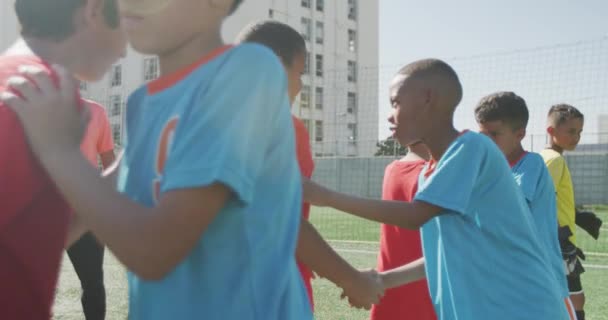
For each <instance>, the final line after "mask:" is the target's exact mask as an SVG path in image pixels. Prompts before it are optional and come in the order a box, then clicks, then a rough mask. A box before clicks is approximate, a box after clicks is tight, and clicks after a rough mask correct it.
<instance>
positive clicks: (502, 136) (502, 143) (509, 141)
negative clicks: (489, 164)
mask: <svg viewBox="0 0 608 320" xmlns="http://www.w3.org/2000/svg"><path fill="white" fill-rule="evenodd" d="M478 124H479V132H480V133H482V134H485V135H486V136H488V137H490V138H491V139H492V140H493V141H494V143H496V145H497V146H498V148H499V149H500V151H502V153H503V154H504V155H505V156H508V155H510V154H512V153H513V151H515V150H517V148H519V147H520V146H521V140H522V139H523V138H524V137H525V135H526V130H525V129H524V128H520V129H513V127H511V126H510V125H508V124H507V123H505V122H504V121H501V120H497V121H486V122H484V123H478Z"/></svg>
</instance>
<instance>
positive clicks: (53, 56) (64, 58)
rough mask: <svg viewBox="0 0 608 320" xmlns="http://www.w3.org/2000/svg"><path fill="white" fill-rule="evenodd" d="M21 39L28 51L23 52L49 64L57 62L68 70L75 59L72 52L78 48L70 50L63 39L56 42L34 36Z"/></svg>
mask: <svg viewBox="0 0 608 320" xmlns="http://www.w3.org/2000/svg"><path fill="white" fill-rule="evenodd" d="M23 41H24V42H25V47H26V48H27V50H26V51H29V52H25V53H32V54H34V55H36V56H37V57H40V58H41V59H42V60H44V61H47V62H49V63H51V64H58V65H60V66H62V67H65V68H66V69H68V70H70V69H71V68H70V66H72V65H73V64H74V63H75V61H77V58H76V56H75V54H74V53H75V52H78V50H71V49H70V48H69V47H68V45H67V43H66V42H65V41H64V42H61V43H57V42H52V41H49V40H42V39H35V38H25V39H23ZM16 45H17V46H18V45H19V44H16Z"/></svg>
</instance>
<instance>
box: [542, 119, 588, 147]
mask: <svg viewBox="0 0 608 320" xmlns="http://www.w3.org/2000/svg"><path fill="white" fill-rule="evenodd" d="M583 125H584V120H583V119H581V118H572V119H568V120H566V121H565V122H564V123H562V124H559V125H557V126H556V127H549V128H547V132H548V133H549V135H550V136H551V143H552V144H553V145H556V146H558V147H560V148H562V149H564V150H568V151H572V150H574V149H576V146H577V145H578V142H579V141H580V140H581V133H582V132H583Z"/></svg>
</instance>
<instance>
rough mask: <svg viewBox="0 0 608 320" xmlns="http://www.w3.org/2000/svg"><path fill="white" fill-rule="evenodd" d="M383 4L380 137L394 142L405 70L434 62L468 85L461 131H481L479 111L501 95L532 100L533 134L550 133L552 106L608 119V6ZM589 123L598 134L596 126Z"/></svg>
mask: <svg viewBox="0 0 608 320" xmlns="http://www.w3.org/2000/svg"><path fill="white" fill-rule="evenodd" d="M363 1H373V0H363ZM379 2H380V66H381V69H380V75H379V77H380V124H381V126H380V137H386V135H387V131H386V125H385V122H386V121H385V119H386V117H387V115H388V110H389V106H388V103H387V100H388V99H387V98H386V92H387V82H388V81H389V80H390V78H391V76H392V74H393V73H394V72H395V71H396V70H397V68H398V67H399V66H400V65H403V64H406V63H408V62H411V61H414V60H416V59H421V58H427V57H435V58H440V59H444V60H446V61H448V62H449V63H451V64H452V65H453V66H454V67H455V68H456V71H457V72H459V74H460V75H461V77H462V78H463V79H462V80H463V85H464V87H465V100H464V101H463V104H466V105H461V109H463V110H462V112H461V113H460V114H457V121H456V123H457V125H458V126H459V127H471V128H474V127H473V125H474V122H472V121H471V120H472V109H471V108H472V105H474V103H475V102H476V101H477V100H478V99H479V98H480V97H481V95H483V94H487V93H491V92H492V91H496V90H513V91H515V92H517V93H520V92H521V93H520V94H521V95H523V96H524V98H526V99H527V100H528V104H529V106H530V109H531V113H532V115H531V120H532V121H534V124H533V125H532V126H531V129H532V130H531V131H532V132H533V133H536V132H542V130H543V127H544V125H543V124H541V123H539V121H541V120H540V118H543V116H542V115H543V114H544V112H545V111H546V110H545V109H546V107H548V105H545V104H547V103H554V102H559V101H561V100H560V99H571V100H572V101H570V102H571V103H573V104H575V103H580V106H581V108H582V109H585V110H584V112H585V113H586V114H588V119H590V118H591V117H594V116H596V115H597V114H599V113H608V93H606V92H605V91H606V90H605V89H603V90H600V89H599V88H595V84H598V82H599V84H606V86H604V87H603V88H608V63H604V62H603V61H608V47H607V44H608V18H607V17H608V1H607V0H578V1H574V0H502V1H499V0H460V1H453V0H452V1H450V0H444V1H439V0H427V1H413V0H380V1H379ZM576 42H580V43H579V44H574V45H573V43H576ZM534 48H538V49H534ZM543 48H544V49H543ZM530 49H532V50H530ZM598 69H602V70H604V72H602V73H599V72H598V73H596V72H595V70H598ZM535 70H536V71H535ZM579 71H580V72H579ZM577 72H578V73H582V74H581V75H580V76H576V77H575V76H574V74H575V73H577ZM530 73H531V74H530ZM573 78H576V81H571V80H574V79H573ZM504 86H510V87H504ZM577 87H581V88H577ZM484 90H489V91H484ZM600 91H602V92H603V93H602V92H600ZM467 93H469V96H468V97H467ZM524 93H525V94H524ZM598 95H600V96H598ZM530 102H534V103H538V105H530V104H531V103H530ZM470 112H471V113H470ZM469 115H470V117H469ZM543 121H544V120H543ZM587 123H588V124H589V125H588V126H587V131H589V132H591V131H596V127H597V126H596V123H595V122H594V121H593V120H590V121H588V122H587ZM607 129H608V128H607ZM529 131H530V130H529Z"/></svg>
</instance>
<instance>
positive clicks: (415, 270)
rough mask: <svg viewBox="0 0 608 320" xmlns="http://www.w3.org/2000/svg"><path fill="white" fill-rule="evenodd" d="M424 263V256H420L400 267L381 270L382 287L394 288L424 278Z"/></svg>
mask: <svg viewBox="0 0 608 320" xmlns="http://www.w3.org/2000/svg"><path fill="white" fill-rule="evenodd" d="M424 263H425V262H424V258H420V259H418V260H416V261H413V262H410V263H408V264H406V265H403V266H401V267H398V268H395V269H391V270H387V271H384V272H381V273H380V276H381V277H382V282H383V283H384V288H385V289H390V288H396V287H400V286H403V285H406V284H408V283H411V282H414V281H418V280H421V279H424V278H425V277H426V272H425V270H424Z"/></svg>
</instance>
